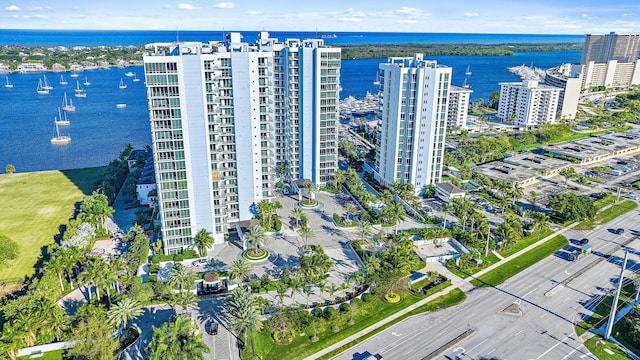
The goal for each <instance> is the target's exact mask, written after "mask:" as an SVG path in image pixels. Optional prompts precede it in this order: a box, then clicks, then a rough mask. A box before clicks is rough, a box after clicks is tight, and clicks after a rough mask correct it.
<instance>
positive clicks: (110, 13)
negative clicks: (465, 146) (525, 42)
mask: <svg viewBox="0 0 640 360" xmlns="http://www.w3.org/2000/svg"><path fill="white" fill-rule="evenodd" d="M0 9H1V10H0V19H1V22H0V24H2V25H0V28H4V29H37V30H43V29H68V30H174V29H180V30H222V29H225V30H266V31H315V30H318V31H321V32H342V31H354V32H365V31H367V32H376V31H379V32H439V33H443V32H445V33H507V34H508V33H513V34H585V33H591V34H603V33H609V32H611V31H615V32H619V33H623V34H624V33H630V32H640V3H638V2H636V1H635V0H609V1H594V0H561V1H558V0H526V1H522V0H494V1H478V0H457V1H455V2H447V1H433V2H431V1H430V2H429V3H427V2H426V1H424V0H405V1H400V2H392V1H379V0H369V1H363V0H358V1H335V0H324V1H318V2H315V1H314V2H311V1H284V0H270V1H256V0H239V1H224V2H221V1H204V0H184V1H158V0H133V1H132V0H128V1H125V0H110V1H104V2H91V3H90V2H88V1H79V2H71V1H67V0H65V1H51V0H49V1H32V0H27V1H24V0H19V1H18V0H13V1H4V0H0Z"/></svg>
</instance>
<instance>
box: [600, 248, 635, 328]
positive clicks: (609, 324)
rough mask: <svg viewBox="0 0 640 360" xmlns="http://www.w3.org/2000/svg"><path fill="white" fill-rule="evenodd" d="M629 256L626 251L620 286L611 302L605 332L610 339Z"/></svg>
mask: <svg viewBox="0 0 640 360" xmlns="http://www.w3.org/2000/svg"><path fill="white" fill-rule="evenodd" d="M628 258H629V251H625V252H624V261H623V262H622V269H621V270H620V278H619V279H618V286H617V287H616V293H615V295H614V296H613V303H611V312H610V313H609V321H608V322H607V331H606V332H605V334H604V338H605V340H609V337H610V336H611V329H613V322H614V321H615V318H616V311H617V309H618V297H619V296H620V290H621V289H622V280H623V279H624V270H625V268H626V267H627V259H628Z"/></svg>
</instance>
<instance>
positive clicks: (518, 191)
mask: <svg viewBox="0 0 640 360" xmlns="http://www.w3.org/2000/svg"><path fill="white" fill-rule="evenodd" d="M523 195H524V188H523V187H522V185H520V184H518V183H513V187H512V188H511V196H512V200H513V201H512V203H511V205H512V206H515V205H516V201H517V200H518V199H520V198H522V196H523Z"/></svg>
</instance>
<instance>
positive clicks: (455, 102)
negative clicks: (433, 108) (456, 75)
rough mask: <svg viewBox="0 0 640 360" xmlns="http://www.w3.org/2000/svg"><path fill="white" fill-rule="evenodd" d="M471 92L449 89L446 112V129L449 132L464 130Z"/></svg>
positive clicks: (469, 90)
mask: <svg viewBox="0 0 640 360" xmlns="http://www.w3.org/2000/svg"><path fill="white" fill-rule="evenodd" d="M472 92H473V90H471V89H468V88H464V87H460V86H453V85H451V88H450V89H449V110H448V111H447V129H448V130H449V131H458V130H464V129H466V128H467V120H468V119H469V116H468V114H469V101H470V98H471V93H472Z"/></svg>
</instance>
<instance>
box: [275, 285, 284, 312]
mask: <svg viewBox="0 0 640 360" xmlns="http://www.w3.org/2000/svg"><path fill="white" fill-rule="evenodd" d="M277 284H282V283H280V282H278V283H277ZM275 297H276V299H278V301H279V302H280V304H281V305H282V306H284V298H285V297H287V288H286V287H285V286H284V285H279V286H276V295H275Z"/></svg>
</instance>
